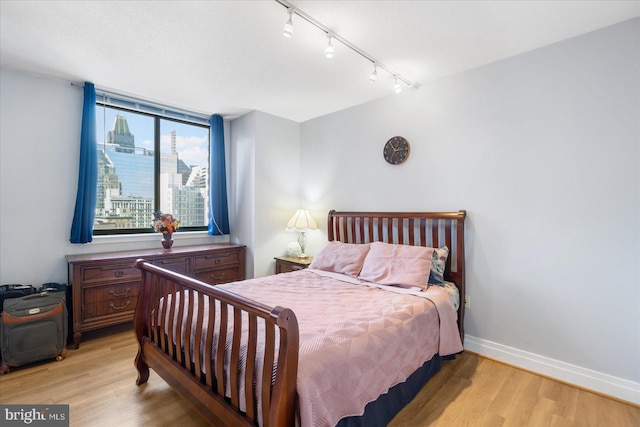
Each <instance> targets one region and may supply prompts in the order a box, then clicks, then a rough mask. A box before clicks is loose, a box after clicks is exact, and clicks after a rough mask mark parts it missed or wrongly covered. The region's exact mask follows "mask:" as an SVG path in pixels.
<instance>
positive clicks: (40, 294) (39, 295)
mask: <svg viewBox="0 0 640 427" xmlns="http://www.w3.org/2000/svg"><path fill="white" fill-rule="evenodd" d="M48 296H49V292H47V291H44V292H38V293H37V294H31V295H26V296H24V297H22V299H23V300H25V299H31V298H40V297H48Z"/></svg>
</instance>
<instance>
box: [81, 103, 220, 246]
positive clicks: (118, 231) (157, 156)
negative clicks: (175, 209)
mask: <svg viewBox="0 0 640 427" xmlns="http://www.w3.org/2000/svg"><path fill="white" fill-rule="evenodd" d="M106 97H109V98H110V95H108V94H103V96H102V99H100V97H96V108H97V107H102V108H111V109H114V110H118V111H123V112H127V113H133V114H140V115H145V116H149V117H152V118H153V119H154V122H153V128H154V135H153V151H154V155H153V157H154V162H153V163H154V171H153V187H154V188H153V211H154V212H159V211H160V164H161V154H162V153H161V151H160V142H161V141H160V140H161V134H160V123H161V120H167V121H172V122H176V123H180V124H186V125H189V126H197V127H201V128H204V129H206V130H207V134H208V141H209V143H208V152H209V156H208V158H207V167H208V168H209V170H210V168H211V165H210V163H211V128H210V126H209V125H205V124H203V123H202V122H203V121H204V118H202V120H199V121H194V120H189V118H193V117H197V116H195V115H193V113H191V114H189V113H187V114H184V116H185V117H186V118H187V119H185V120H181V119H179V118H177V117H172V116H171V115H163V114H158V113H154V112H152V111H144V110H141V109H139V108H127V107H126V106H123V105H120V103H119V102H115V103H114V102H110V101H109V100H107V99H108V98H106ZM125 102H130V101H129V100H125ZM134 105H135V106H136V107H138V106H139V104H138V103H137V102H136V103H135V104H134ZM149 105H150V104H148V105H146V106H147V107H149ZM150 108H153V109H157V110H160V111H162V112H164V111H171V112H173V113H174V114H182V113H176V112H175V110H174V109H171V108H170V107H166V109H165V108H162V107H157V106H152V107H150ZM104 132H105V133H106V127H105V129H104ZM209 179H211V177H209ZM96 185H97V184H96ZM209 185H210V183H209ZM210 197H211V195H210V194H209V195H208V198H210ZM163 213H167V212H163ZM169 213H170V212H169ZM178 219H179V218H178ZM205 220H206V219H205ZM208 229H209V225H208V224H204V225H202V226H180V227H179V229H178V230H180V232H201V231H207V230H208ZM149 233H157V232H156V231H155V230H154V229H153V227H152V225H151V222H149V227H146V228H114V229H106V230H105V229H100V230H96V229H94V230H93V233H92V235H93V236H116V235H132V234H149Z"/></svg>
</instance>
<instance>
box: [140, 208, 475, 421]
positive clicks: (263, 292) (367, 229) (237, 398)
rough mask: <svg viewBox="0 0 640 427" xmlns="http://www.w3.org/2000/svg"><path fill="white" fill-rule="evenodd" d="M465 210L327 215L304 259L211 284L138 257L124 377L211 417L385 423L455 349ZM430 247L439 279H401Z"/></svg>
mask: <svg viewBox="0 0 640 427" xmlns="http://www.w3.org/2000/svg"><path fill="white" fill-rule="evenodd" d="M465 216H466V212H465V211H458V212H403V213H389V212H337V211H330V212H329V215H328V222H327V234H328V242H327V244H326V245H325V246H324V247H323V248H322V249H321V250H320V251H319V252H318V254H317V256H316V258H314V261H313V262H312V264H311V265H310V268H309V269H307V270H301V271H294V272H291V273H284V274H279V275H275V276H269V277H265V278H258V279H250V280H246V281H242V282H234V283H231V284H227V285H220V286H210V285H207V284H204V283H202V282H199V281H197V280H194V279H191V278H189V277H186V276H182V275H179V274H176V273H173V272H171V271H168V270H165V269H162V268H160V267H157V266H155V265H152V264H149V263H147V262H145V261H144V260H138V261H137V262H136V266H137V267H138V268H139V269H140V270H141V271H142V278H143V280H142V288H141V291H140V297H139V298H138V304H137V307H136V312H135V317H134V329H135V334H136V337H137V339H138V342H139V350H138V354H137V356H136V359H135V366H136V369H137V371H138V379H137V382H136V383H137V384H138V385H141V384H144V383H145V382H147V381H148V379H149V369H150V368H151V369H153V370H154V371H155V372H156V373H158V375H159V376H160V377H162V378H163V379H164V380H165V381H166V382H167V383H168V384H169V385H170V386H171V387H173V388H174V389H175V390H176V391H177V392H178V393H179V394H180V395H182V396H183V397H184V398H185V399H187V400H188V401H189V402H190V403H191V404H192V405H193V406H194V407H195V408H196V409H197V410H198V411H199V412H200V413H201V414H202V416H203V417H204V418H205V419H207V420H208V421H209V422H210V423H211V424H212V425H229V426H243V425H244V426H252V425H262V426H294V425H301V426H303V427H306V426H312V425H313V426H315V425H338V426H340V427H343V426H364V425H366V426H370V425H386V424H387V423H388V421H390V420H391V418H393V416H394V415H395V414H396V413H397V412H398V411H399V410H400V409H401V408H402V407H403V406H404V405H405V404H406V403H408V402H409V401H410V400H411V399H412V398H413V397H414V396H415V394H416V393H417V392H418V391H419V390H420V389H421V388H422V386H423V385H424V384H425V383H426V381H428V379H429V378H430V377H431V376H432V375H433V374H435V373H436V372H437V371H438V370H439V369H440V364H441V360H442V358H443V357H446V356H449V355H454V354H455V353H456V352H459V351H461V350H462V338H463V336H464V330H463V325H464V304H463V303H459V302H460V301H464V295H465V292H464V262H465V259H464V220H465ZM445 247H446V249H447V250H448V251H447V252H448V254H447V256H446V257H443V256H442V255H443V253H442V252H441V251H442V250H443V249H444V248H445ZM390 254H391V255H390ZM398 254H400V255H398ZM352 255H353V256H352ZM389 256H391V257H393V262H387V261H386V260H387V259H390V258H388V257H389ZM398 257H399V258H398ZM438 257H439V259H440V261H441V264H442V265H441V266H440V267H441V268H440V269H439V270H438V271H439V272H440V273H442V277H436V279H438V280H439V282H438V284H440V285H441V286H426V285H425V286H422V285H420V286H422V287H421V288H418V287H417V286H410V285H411V284H412V283H413V282H411V281H412V280H414V279H415V280H417V278H418V277H423V276H422V275H423V274H424V270H422V269H423V268H424V266H425V265H426V268H427V272H426V273H427V276H429V282H431V275H433V273H434V272H436V273H437V271H436V270H434V269H433V266H434V265H435V261H436V259H437V258H438ZM414 258H415V262H414ZM445 258H446V261H445ZM426 259H428V262H427V261H425V260H426ZM351 260H352V261H351ZM407 260H409V261H407ZM432 260H433V263H432V262H431V261H432ZM407 262H409V264H407ZM425 262H427V264H425ZM403 263H404V264H403ZM387 265H394V266H395V267H394V268H395V270H394V269H393V268H387ZM418 265H419V266H420V267H414V266H418ZM327 266H329V267H327ZM442 267H444V271H442ZM429 268H430V271H429ZM334 270H335V271H334ZM414 270H415V271H414ZM398 274H400V275H401V276H403V278H402V280H400V282H402V284H405V283H406V284H407V286H397V283H393V282H394V281H398V280H399V279H398V278H397V275H398ZM412 275H413V276H412ZM404 276H411V277H408V278H407V279H406V282H405V278H404ZM436 276H437V274H436ZM385 281H386V282H385ZM389 281H390V282H389ZM423 282H424V280H423ZM445 284H446V286H445ZM390 285H391V286H390ZM447 286H448V288H449V289H448V290H447V292H444V291H443V289H445V288H446V287H447ZM451 289H453V290H455V292H451ZM454 294H455V295H454ZM452 295H454V297H452ZM455 298H457V300H458V304H457V311H456V310H455V309H454V305H453V300H454V299H455ZM354 308H355V309H354ZM452 319H453V320H452ZM454 336H455V339H454V338H453V337H454ZM376 348H379V349H381V350H380V351H382V353H376V351H379V350H376ZM367 358H368V359H372V360H368V359H367ZM369 381H370V382H369ZM340 411H342V412H340Z"/></svg>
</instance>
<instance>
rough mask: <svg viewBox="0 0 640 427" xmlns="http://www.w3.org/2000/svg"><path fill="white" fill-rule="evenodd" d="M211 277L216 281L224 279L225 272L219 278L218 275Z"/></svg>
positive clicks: (213, 274)
mask: <svg viewBox="0 0 640 427" xmlns="http://www.w3.org/2000/svg"><path fill="white" fill-rule="evenodd" d="M209 277H211V278H212V279H214V280H221V279H224V271H223V272H222V273H220V275H219V276H216V273H211V275H210V276H209Z"/></svg>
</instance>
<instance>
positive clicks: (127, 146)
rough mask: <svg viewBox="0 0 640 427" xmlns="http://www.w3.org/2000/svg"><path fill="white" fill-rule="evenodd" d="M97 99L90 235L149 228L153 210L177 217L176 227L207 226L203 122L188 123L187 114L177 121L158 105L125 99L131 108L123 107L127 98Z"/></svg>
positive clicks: (206, 140)
mask: <svg viewBox="0 0 640 427" xmlns="http://www.w3.org/2000/svg"><path fill="white" fill-rule="evenodd" d="M97 98H98V101H97V103H96V118H97V120H96V121H97V123H96V132H97V138H96V141H97V143H98V188H97V199H96V212H95V219H94V231H93V234H94V235H103V234H122V233H146V232H153V228H152V227H151V223H152V222H153V217H154V213H155V212H158V211H160V212H162V213H171V214H173V216H174V217H175V218H177V219H178V220H180V230H181V231H193V230H206V229H207V225H208V223H209V219H208V218H209V211H208V209H209V126H208V124H206V120H204V119H199V120H196V121H192V120H189V119H190V117H189V116H184V117H187V119H185V120H180V119H178V118H175V117H171V116H168V115H166V112H165V110H164V109H161V108H155V107H148V106H146V107H148V108H146V110H147V111H145V109H144V108H140V106H139V104H135V103H130V106H131V108H126V106H129V104H127V103H126V102H122V101H120V102H116V103H114V102H113V101H112V100H111V99H109V98H107V97H106V96H98V97H97ZM114 104H117V105H114ZM122 105H125V106H122ZM148 110H152V111H148ZM156 110H157V112H156ZM163 113H165V114H163ZM198 121H199V122H198Z"/></svg>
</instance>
